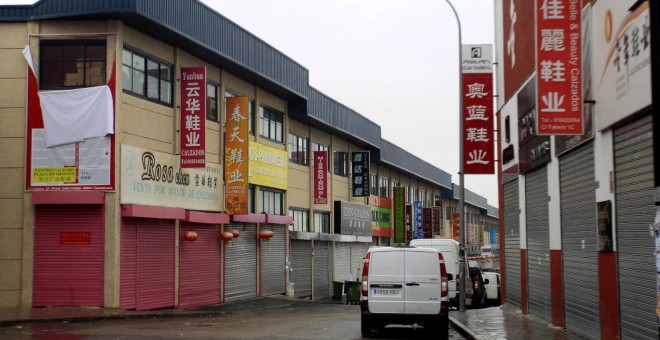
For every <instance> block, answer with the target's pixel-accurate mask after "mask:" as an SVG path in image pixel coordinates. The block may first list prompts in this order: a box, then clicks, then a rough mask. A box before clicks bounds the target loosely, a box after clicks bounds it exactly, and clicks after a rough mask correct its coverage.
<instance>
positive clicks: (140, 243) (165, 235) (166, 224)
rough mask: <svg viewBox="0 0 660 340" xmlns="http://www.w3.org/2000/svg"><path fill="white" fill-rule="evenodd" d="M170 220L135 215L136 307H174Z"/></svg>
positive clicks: (144, 308) (172, 236) (173, 241)
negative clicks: (140, 217)
mask: <svg viewBox="0 0 660 340" xmlns="http://www.w3.org/2000/svg"><path fill="white" fill-rule="evenodd" d="M176 237H177V235H176V233H175V232H174V220H156V219H138V223H137V285H136V286H137V292H136V296H137V304H136V310H148V309H156V308H165V307H174V280H175V278H174V256H175V253H174V252H175V247H174V243H175V239H176Z"/></svg>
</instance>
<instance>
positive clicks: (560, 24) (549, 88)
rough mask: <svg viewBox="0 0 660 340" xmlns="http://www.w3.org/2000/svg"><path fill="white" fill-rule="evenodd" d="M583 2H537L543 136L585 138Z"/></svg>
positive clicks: (539, 110) (539, 105)
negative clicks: (583, 115)
mask: <svg viewBox="0 0 660 340" xmlns="http://www.w3.org/2000/svg"><path fill="white" fill-rule="evenodd" d="M581 10H582V2H581V1H580V0H553V1H548V0H536V70H537V74H536V81H537V86H536V88H537V91H536V93H537V95H536V96H537V97H536V109H537V113H538V119H537V121H536V123H537V131H538V134H540V135H581V134H582V133H583V132H584V129H583V126H582V123H583V122H582V105H583V104H582V101H583V100H582V28H581V25H582V14H581Z"/></svg>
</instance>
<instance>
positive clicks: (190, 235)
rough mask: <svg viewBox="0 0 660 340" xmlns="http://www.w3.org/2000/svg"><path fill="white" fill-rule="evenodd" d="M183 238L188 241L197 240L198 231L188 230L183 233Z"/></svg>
mask: <svg viewBox="0 0 660 340" xmlns="http://www.w3.org/2000/svg"><path fill="white" fill-rule="evenodd" d="M183 240H184V241H188V242H192V241H195V240H197V233H196V232H194V231H186V232H185V233H183Z"/></svg>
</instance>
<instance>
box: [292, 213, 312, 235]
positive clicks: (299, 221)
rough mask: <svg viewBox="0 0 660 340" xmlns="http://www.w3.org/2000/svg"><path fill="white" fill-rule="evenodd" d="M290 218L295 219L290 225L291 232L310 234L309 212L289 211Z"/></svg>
mask: <svg viewBox="0 0 660 340" xmlns="http://www.w3.org/2000/svg"><path fill="white" fill-rule="evenodd" d="M289 216H291V217H293V224H291V225H289V230H291V231H304V232H309V231H310V230H309V211H307V210H302V209H289Z"/></svg>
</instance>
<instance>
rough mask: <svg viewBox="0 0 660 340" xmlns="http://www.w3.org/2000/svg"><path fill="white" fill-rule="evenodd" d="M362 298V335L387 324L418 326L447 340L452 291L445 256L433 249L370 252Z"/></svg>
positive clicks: (377, 250) (389, 248) (367, 255)
mask: <svg viewBox="0 0 660 340" xmlns="http://www.w3.org/2000/svg"><path fill="white" fill-rule="evenodd" d="M361 283H362V288H361V289H362V292H361V297H360V311H361V330H362V335H363V336H365V337H368V336H369V335H370V334H371V331H372V330H374V329H381V328H383V327H385V326H386V325H388V324H401V325H411V324H415V323H416V324H419V325H423V326H424V328H426V329H428V330H429V332H432V333H433V334H434V337H437V335H439V336H440V338H442V339H445V338H447V333H448V327H449V315H448V311H449V300H448V293H449V289H448V286H447V269H446V267H445V264H444V260H443V259H442V254H441V253H439V252H438V251H437V250H435V249H432V248H416V247H379V248H371V249H369V251H367V253H366V255H365V259H364V264H363V268H362V277H361Z"/></svg>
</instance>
